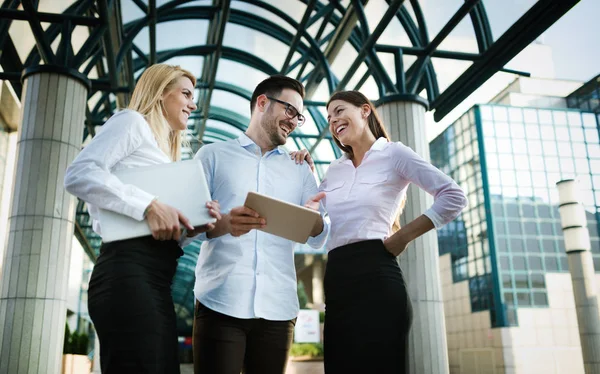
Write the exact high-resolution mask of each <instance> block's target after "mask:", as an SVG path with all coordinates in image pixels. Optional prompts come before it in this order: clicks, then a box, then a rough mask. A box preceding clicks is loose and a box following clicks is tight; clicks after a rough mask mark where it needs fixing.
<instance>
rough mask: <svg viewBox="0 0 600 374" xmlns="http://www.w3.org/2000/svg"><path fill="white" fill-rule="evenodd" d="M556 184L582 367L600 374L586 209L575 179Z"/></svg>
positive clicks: (599, 318) (599, 325)
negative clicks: (575, 311)
mask: <svg viewBox="0 0 600 374" xmlns="http://www.w3.org/2000/svg"><path fill="white" fill-rule="evenodd" d="M556 185H557V187H558V196H559V208H558V209H559V212H560V221H561V226H562V230H563V235H564V241H565V250H566V252H567V258H568V260H569V272H570V273H571V280H572V282H573V294H574V297H575V309H576V310H577V324H578V327H579V340H580V341H581V353H582V356H583V366H584V370H585V374H600V312H599V308H598V297H597V289H596V273H595V272H594V261H593V259H592V253H591V252H590V250H591V243H590V234H589V231H588V228H587V218H586V211H585V209H584V207H583V205H582V204H581V198H580V196H581V192H580V191H579V188H578V186H577V182H576V181H575V180H573V179H566V180H562V181H560V182H558V183H556ZM557 343H562V342H557Z"/></svg>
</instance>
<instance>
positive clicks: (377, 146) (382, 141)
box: [370, 137, 388, 151]
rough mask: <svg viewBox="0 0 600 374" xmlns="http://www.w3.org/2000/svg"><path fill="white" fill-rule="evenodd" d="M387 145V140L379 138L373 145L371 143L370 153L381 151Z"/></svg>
mask: <svg viewBox="0 0 600 374" xmlns="http://www.w3.org/2000/svg"><path fill="white" fill-rule="evenodd" d="M387 143H388V140H387V139H386V138H384V137H381V138H379V139H377V140H376V141H375V143H373V145H372V146H371V149H370V151H381V150H382V149H383V148H385V146H386V144H387Z"/></svg>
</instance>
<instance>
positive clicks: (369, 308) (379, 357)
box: [324, 240, 412, 374]
mask: <svg viewBox="0 0 600 374" xmlns="http://www.w3.org/2000/svg"><path fill="white" fill-rule="evenodd" d="M324 288H325V329H324V350H325V373H326V374H338V373H339V374H341V373H343V374H354V373H356V374H364V373H373V374H388V373H389V374H392V373H393V374H404V373H408V332H409V330H410V325H411V322H412V307H411V303H410V299H409V297H408V294H407V292H406V284H405V283H404V279H403V277H402V272H401V271H400V267H399V266H398V263H397V261H396V258H395V257H394V256H393V255H392V254H391V253H389V252H388V251H387V250H386V249H385V247H384V246H383V242H382V241H381V240H368V241H363V242H358V243H353V244H348V245H345V246H342V247H338V248H336V249H334V250H332V251H330V252H329V254H328V259H327V268H326V271H325V280H324Z"/></svg>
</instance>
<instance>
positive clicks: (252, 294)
mask: <svg viewBox="0 0 600 374" xmlns="http://www.w3.org/2000/svg"><path fill="white" fill-rule="evenodd" d="M195 158H196V159H200V160H201V161H202V164H203V165H204V171H205V174H206V179H207V182H208V188H209V189H210V193H211V196H212V198H213V199H214V200H218V201H219V204H220V205H221V212H222V213H223V214H226V213H229V211H230V210H231V209H232V208H235V207H238V206H242V205H244V201H245V199H246V195H247V193H248V192H249V191H254V192H258V193H261V194H264V195H268V196H273V197H275V198H278V199H280V200H284V201H287V202H290V203H293V204H298V205H303V204H304V203H305V202H306V201H307V200H308V198H310V197H312V196H314V195H316V194H317V193H318V189H317V183H316V181H315V178H314V176H313V174H312V173H311V171H310V168H309V167H308V166H307V165H306V164H303V165H297V164H296V163H295V161H293V160H291V159H290V156H289V155H288V154H287V153H286V152H285V151H284V150H283V149H281V148H276V149H274V150H272V151H270V152H267V153H265V154H264V155H262V152H261V150H260V147H259V146H257V145H256V144H255V143H254V142H253V141H252V140H251V139H250V138H248V137H247V136H246V135H245V134H243V135H241V136H240V137H239V138H237V139H233V140H229V141H226V142H220V143H214V144H209V145H206V146H204V147H202V148H201V149H200V151H198V153H197V154H196V156H195ZM323 214H324V211H323V210H321V215H323ZM328 232H329V223H328V222H327V221H325V220H324V228H323V231H322V232H321V234H319V235H318V236H316V237H311V238H309V240H308V243H307V244H308V245H310V246H311V247H313V248H320V247H322V246H323V244H324V243H325V239H326V238H327V234H328ZM198 238H199V239H202V240H207V239H206V234H202V235H201V236H200V237H198ZM295 246H296V243H294V242H292V241H290V240H287V239H283V238H280V237H278V236H275V235H271V234H267V233H264V232H262V231H258V230H252V231H250V232H249V233H247V234H245V235H242V236H240V237H237V238H236V237H233V236H231V235H230V234H227V235H223V236H220V237H218V238H214V239H208V240H207V241H206V242H204V243H203V245H202V248H201V250H200V256H199V257H198V263H197V264H196V284H195V286H194V295H195V296H196V299H197V300H199V301H200V302H201V303H202V304H204V305H205V306H207V307H208V308H210V309H212V310H214V311H217V312H219V313H223V314H226V315H228V316H232V317H236V318H244V319H247V318H264V319H267V320H272V321H287V320H291V319H293V318H295V317H296V316H297V314H298V297H297V293H296V268H295V266H294V248H295Z"/></svg>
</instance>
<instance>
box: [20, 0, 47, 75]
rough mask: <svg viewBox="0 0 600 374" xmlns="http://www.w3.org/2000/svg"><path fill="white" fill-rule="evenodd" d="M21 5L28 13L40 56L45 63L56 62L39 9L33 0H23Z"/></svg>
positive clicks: (28, 19)
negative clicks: (39, 15) (41, 21)
mask: <svg viewBox="0 0 600 374" xmlns="http://www.w3.org/2000/svg"><path fill="white" fill-rule="evenodd" d="M21 5H23V9H24V10H25V12H26V13H27V16H28V17H27V21H28V22H29V27H31V32H32V33H33V37H34V39H35V45H36V46H37V49H38V52H39V54H40V57H41V58H42V60H44V63H45V64H48V65H50V64H52V63H54V57H55V56H54V52H52V48H51V47H50V43H49V42H48V40H46V36H45V34H44V29H43V28H42V25H41V23H40V19H39V17H38V14H37V10H36V9H35V7H34V5H33V3H32V2H31V0H21Z"/></svg>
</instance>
